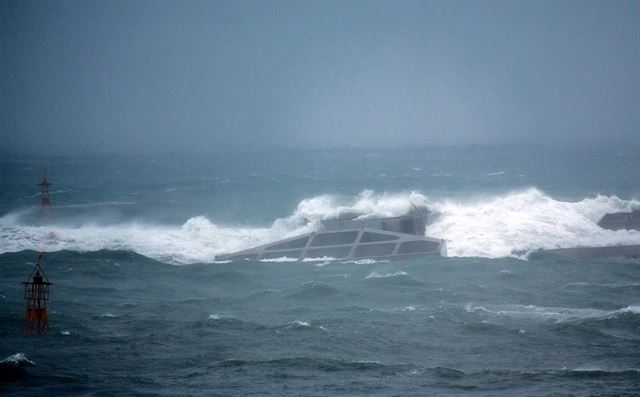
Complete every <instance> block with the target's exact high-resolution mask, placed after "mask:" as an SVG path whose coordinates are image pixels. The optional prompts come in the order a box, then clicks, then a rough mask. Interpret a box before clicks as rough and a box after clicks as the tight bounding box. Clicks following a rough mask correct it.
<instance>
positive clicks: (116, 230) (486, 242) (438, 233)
mask: <svg viewBox="0 0 640 397" xmlns="http://www.w3.org/2000/svg"><path fill="white" fill-rule="evenodd" d="M412 206H418V207H425V206H426V207H428V208H430V209H431V210H432V211H434V212H438V213H440V216H439V217H438V218H437V219H436V220H435V221H434V222H433V223H432V224H430V225H429V226H428V227H427V233H426V234H427V235H428V236H431V237H438V238H444V239H446V240H447V246H448V255H449V256H460V257H469V256H476V257H487V258H498V257H506V256H515V255H516V254H515V253H517V252H519V253H522V252H526V251H530V250H535V249H539V248H544V249H550V248H570V247H577V246H607V245H625V244H640V232H638V231H628V230H618V231H611V230H605V229H602V228H600V227H599V226H598V225H597V222H598V220H599V219H600V218H601V217H602V216H603V215H604V214H606V213H611V212H621V211H631V210H633V209H638V208H640V202H639V201H637V200H622V199H620V198H618V197H616V196H603V195H599V196H596V197H594V198H585V199H583V200H581V201H578V202H565V201H559V200H555V199H553V198H551V197H550V196H548V195H546V194H545V193H543V192H541V191H540V190H538V189H535V188H528V189H526V190H520V191H516V192H512V193H508V194H504V195H500V196H496V197H491V198H483V199H479V200H453V199H446V200H431V199H429V198H428V197H427V196H425V195H423V194H420V193H415V192H412V193H397V194H389V193H384V194H376V193H374V192H372V191H364V192H362V193H360V194H359V195H358V196H356V197H350V198H344V197H337V196H332V195H322V196H317V197H313V198H310V199H305V200H302V201H301V202H300V203H299V204H298V207H297V209H296V210H295V211H294V213H293V214H292V215H290V216H288V217H285V218H279V219H276V220H275V222H274V223H273V224H272V225H271V226H270V227H255V228H246V227H242V228H240V227H232V226H224V225H217V224H215V223H214V222H212V220H209V219H207V218H206V217H204V216H196V217H192V218H190V219H188V220H187V221H186V222H185V223H184V224H183V225H181V226H172V225H156V224H149V223H144V222H135V223H126V224H117V225H107V226H105V225H98V224H97V223H95V222H92V221H91V220H88V221H87V222H86V223H84V224H83V225H81V226H77V225H74V226H67V225H64V224H61V223H55V224H50V225H31V224H28V222H25V219H27V218H28V217H25V216H22V215H23V214H25V213H26V212H28V211H29V210H25V211H22V212H14V213H9V214H7V215H5V216H3V217H2V218H0V252H17V251H21V250H27V249H30V250H39V251H59V250H73V251H84V252H86V251H97V250H102V249H106V250H131V251H135V252H137V253H140V254H142V255H145V256H148V257H150V258H154V259H157V260H160V261H164V262H168V263H175V264H188V263H196V262H212V261H214V260H215V257H216V255H219V254H222V253H228V252H234V251H239V250H242V249H246V248H250V247H253V246H256V245H261V244H266V243H269V242H271V241H274V240H278V239H283V238H287V237H291V236H294V235H296V234H301V233H307V232H310V231H312V230H315V229H316V228H317V227H318V225H319V223H318V221H321V220H323V219H331V218H336V217H340V216H344V215H346V214H349V215H356V216H359V217H360V218H373V217H390V216H400V215H403V214H405V213H407V212H408V211H409V210H410V209H411V208H412Z"/></svg>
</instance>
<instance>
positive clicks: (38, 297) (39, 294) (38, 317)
mask: <svg viewBox="0 0 640 397" xmlns="http://www.w3.org/2000/svg"><path fill="white" fill-rule="evenodd" d="M43 255H44V254H43V253H42V252H40V253H38V262H37V263H36V265H35V267H34V268H33V270H32V271H31V274H30V275H29V278H28V279H27V281H23V282H22V284H24V299H25V300H26V301H27V309H26V311H25V313H24V330H25V331H27V332H29V333H33V331H34V330H35V331H36V332H37V333H38V334H43V333H46V332H47V328H48V326H49V314H48V313H47V301H48V300H49V286H51V285H52V283H50V282H49V279H48V278H47V276H45V274H44V271H43V270H42V267H41V266H40V261H41V260H42V257H43Z"/></svg>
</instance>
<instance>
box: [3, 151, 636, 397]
mask: <svg viewBox="0 0 640 397" xmlns="http://www.w3.org/2000/svg"><path fill="white" fill-rule="evenodd" d="M41 167H46V168H47V171H48V179H49V181H50V182H51V183H53V185H52V186H51V202H52V208H51V209H50V211H49V212H48V213H47V214H43V212H42V210H41V209H40V208H39V206H38V202H39V199H40V196H39V190H38V186H36V184H37V183H38V182H39V181H40V179H41V178H42V173H41ZM0 185H1V186H2V188H1V189H0V394H2V395H6V396H24V395H29V396H31V395H33V396H40V395H60V396H76V395H77V396H103V395H140V396H143V395H149V396H150V395H184V396H204V395H240V394H241V395H274V396H275V395H318V396H324V395H381V396H383V395H384V396H387V395H398V396H400V395H402V396H405V395H416V396H417V395H451V396H457V395H481V396H513V395H532V396H533V395H535V396H543V395H577V396H588V395H603V396H621V395H628V396H632V395H637V394H638V390H640V355H639V354H638V352H640V261H639V259H638V258H611V257H610V258H591V259H577V258H570V257H565V256H562V255H557V254H552V253H539V252H536V251H537V250H538V249H541V248H543V249H552V248H570V247H577V246H610V245H628V244H640V232H638V231H634V230H618V231H611V230H605V229H602V228H600V227H599V226H598V225H597V222H598V220H599V219H600V218H601V217H602V216H603V215H604V214H606V213H611V212H621V211H631V210H635V209H640V148H638V147H633V146H628V147H623V146H612V147H569V146H564V147H554V146H526V145H502V146H483V145H469V146H447V147H419V148H409V149H365V148H340V149H319V150H293V149H289V150H262V151H254V152H244V153H212V154H211V155H208V156H207V155H178V154H173V155H163V154H144V155H132V154H118V155H114V154H101V155H69V156H36V155H18V154H5V155H2V157H0ZM413 205H420V206H427V207H428V208H429V209H430V210H432V211H434V212H437V213H438V214H439V217H438V218H437V219H436V220H435V221H434V222H433V223H432V224H430V225H428V226H427V230H426V235H427V236H429V237H436V238H443V239H445V240H446V241H447V247H448V256H447V257H424V258H412V259H402V260H398V261H393V262H389V261H385V260H373V259H363V260H357V261H344V260H322V261H309V262H307V261H305V262H293V263H291V262H286V261H278V260H275V261H271V260H270V261H262V262H261V261H242V262H223V261H216V256H218V255H221V254H225V253H229V252H234V251H237V250H241V249H246V248H251V247H253V246H256V245H260V244H265V243H268V242H271V241H275V240H278V239H282V238H287V237H291V236H295V235H296V234H299V233H303V232H307V231H310V230H314V228H316V227H317V225H318V222H319V221H321V220H324V219H332V218H336V217H339V216H340V215H341V214H346V213H357V214H360V215H361V216H363V217H376V216H399V215H402V214H405V213H407V212H408V211H409V210H410V209H411V208H412V206H413ZM38 251H43V252H45V255H44V261H43V268H44V270H45V272H46V274H47V276H48V277H49V279H50V280H51V281H52V282H53V286H52V291H51V301H50V304H49V310H50V312H49V319H50V326H49V332H48V334H47V335H44V336H34V335H26V334H24V333H23V332H22V329H21V326H22V315H23V310H24V301H23V290H22V285H21V282H22V281H24V279H25V278H26V277H27V276H28V275H29V272H30V271H31V269H32V268H33V266H34V264H35V260H36V252H38Z"/></svg>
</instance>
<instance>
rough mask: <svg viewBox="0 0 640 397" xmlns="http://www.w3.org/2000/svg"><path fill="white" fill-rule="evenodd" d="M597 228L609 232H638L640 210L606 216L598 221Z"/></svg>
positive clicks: (639, 227)
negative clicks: (624, 230)
mask: <svg viewBox="0 0 640 397" xmlns="http://www.w3.org/2000/svg"><path fill="white" fill-rule="evenodd" d="M598 226H600V227H602V228H605V229H609V230H622V229H626V230H631V229H634V230H640V210H637V211H632V212H615V213H612V214H606V215H605V216H603V217H602V219H600V221H599V222H598Z"/></svg>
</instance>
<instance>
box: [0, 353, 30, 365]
mask: <svg viewBox="0 0 640 397" xmlns="http://www.w3.org/2000/svg"><path fill="white" fill-rule="evenodd" d="M0 364H9V365H15V366H21V367H22V366H33V365H36V363H34V362H33V361H31V360H29V359H28V358H27V356H25V355H24V353H16V354H13V355H11V356H9V357H7V358H5V359H4V360H0Z"/></svg>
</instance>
